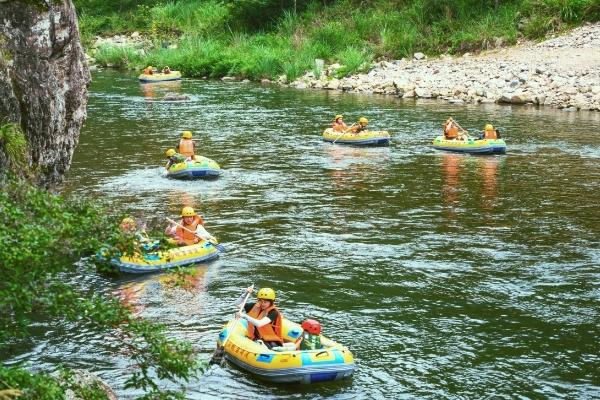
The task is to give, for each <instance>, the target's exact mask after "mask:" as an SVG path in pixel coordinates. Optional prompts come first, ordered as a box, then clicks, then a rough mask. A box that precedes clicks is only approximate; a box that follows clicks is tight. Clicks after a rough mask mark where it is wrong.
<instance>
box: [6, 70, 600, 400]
mask: <svg viewBox="0 0 600 400" xmlns="http://www.w3.org/2000/svg"><path fill="white" fill-rule="evenodd" d="M166 91H175V92H180V93H185V94H188V95H189V96H190V97H191V99H190V101H187V102H163V101H160V100H159V99H160V97H161V96H162V95H164V93H165V92H166ZM157 100H158V101H157ZM336 113H343V114H345V116H346V121H347V122H350V123H351V122H353V121H354V120H355V119H357V118H358V117H360V116H363V115H364V116H366V117H367V118H369V120H370V122H371V123H370V127H372V128H373V129H386V130H388V131H390V133H391V134H392V144H391V146H389V147H379V148H359V147H348V146H344V145H338V144H335V145H332V144H329V143H323V142H322V141H321V132H322V131H323V129H324V128H325V127H326V126H327V125H328V124H329V122H330V120H331V119H332V117H333V116H334V115H335V114H336ZM450 115H452V116H453V117H454V118H455V119H456V120H458V121H459V122H460V123H461V125H462V126H463V127H465V128H476V129H482V127H483V126H484V124H485V123H488V122H491V123H493V124H494V125H497V126H500V127H502V128H504V130H505V134H504V137H505V139H506V141H507V145H508V151H507V154H506V155H503V156H469V155H460V154H448V153H443V152H439V151H435V150H433V149H431V147H430V143H431V139H432V138H433V137H434V136H436V135H438V134H439V132H440V130H441V123H442V122H443V121H444V120H445V119H446V118H447V117H448V116H450ZM599 127H600V113H595V114H594V113H569V112H563V111H560V110H550V109H537V108H534V107H510V106H497V105H489V106H473V105H465V106H454V105H448V104H445V103H443V102H418V103H415V102H412V101H409V102H407V101H402V100H400V99H397V98H394V97H383V96H377V95H354V94H342V93H337V92H329V91H298V90H294V89H289V88H282V87H278V86H261V85H257V84H244V83H221V82H211V81H200V80H197V81H193V80H184V81H183V82H182V83H181V84H175V85H171V86H167V87H163V86H158V87H156V86H154V87H148V86H141V85H139V84H138V83H137V81H136V78H135V77H134V76H125V75H122V74H118V73H114V72H99V73H96V74H95V75H94V81H93V84H92V87H91V93H90V100H89V107H88V120H87V123H86V126H85V128H84V129H83V132H82V134H81V138H80V143H79V146H78V147H77V149H76V152H75V156H74V160H73V165H72V168H71V171H70V173H69V175H68V177H67V183H66V185H65V189H66V190H67V191H70V192H76V193H78V194H83V195H85V196H88V197H96V198H102V199H104V200H105V201H107V202H109V203H110V204H113V205H114V207H115V208H117V209H122V210H123V211H124V212H129V213H131V214H133V215H134V216H136V217H138V218H141V219H144V220H146V221H147V222H148V223H149V224H151V225H155V226H156V225H164V224H163V220H164V217H165V216H170V217H175V216H176V215H177V213H178V212H179V210H180V209H181V207H182V205H184V204H186V205H187V204H189V205H193V206H194V207H195V208H196V209H197V210H198V211H200V212H201V213H202V214H203V215H204V217H205V220H206V227H207V229H208V230H209V231H210V232H211V233H212V234H214V235H215V236H217V237H218V238H219V239H220V241H221V242H222V243H224V244H225V245H226V247H227V249H228V251H227V253H225V254H224V255H222V256H221V257H220V258H219V259H218V260H216V261H213V262H210V263H208V264H206V265H201V266H198V267H197V268H198V271H197V275H196V277H195V279H194V280H193V282H192V287H191V288H188V289H182V288H169V284H168V280H167V279H168V276H169V275H168V274H158V275H151V276H140V277H129V276H127V277H124V278H122V279H120V280H110V279H106V278H103V277H98V276H83V277H81V278H80V279H79V280H78V284H80V285H87V286H88V287H92V288H95V289H97V290H104V291H111V292H112V291H115V294H116V295H121V296H122V297H124V298H126V300H127V301H129V302H130V303H131V304H132V305H134V306H135V307H136V309H137V310H138V312H139V313H140V315H142V316H144V317H147V318H149V319H152V320H155V321H158V322H162V323H164V324H166V325H168V327H169V331H170V332H171V334H172V335H173V336H176V337H179V338H182V339H186V340H189V341H191V342H192V343H193V345H194V347H195V348H196V349H197V351H198V353H199V357H201V358H204V359H208V358H209V357H210V355H211V354H212V352H213V350H214V347H215V340H216V336H217V333H218V331H219V329H220V326H222V325H223V324H224V323H225V322H226V321H227V320H229V319H230V318H231V317H232V315H233V313H234V311H235V309H234V305H233V302H234V300H235V299H236V298H237V297H238V295H239V294H240V293H241V290H242V288H245V287H247V286H249V285H250V284H251V283H254V284H255V285H256V286H258V287H262V286H269V287H273V288H274V289H275V290H276V291H277V294H278V305H279V307H280V309H281V310H282V312H283V313H284V314H285V315H286V316H287V317H288V318H290V319H292V320H296V321H300V320H302V319H304V318H315V319H318V320H319V321H320V322H321V324H322V325H323V327H324V329H323V331H324V334H325V335H327V336H329V337H331V338H333V339H335V340H337V341H339V342H341V343H343V344H345V345H347V346H348V347H349V349H350V350H351V351H352V352H353V354H354V356H355V358H356V362H357V369H356V371H355V374H354V376H353V378H352V379H350V380H346V381H341V382H334V383H323V384H315V385H291V386H290V385H274V384H270V383H264V382H261V381H258V380H256V379H255V378H254V377H252V376H251V375H249V374H247V373H245V372H243V371H240V370H238V369H236V368H234V367H232V366H225V367H223V368H214V367H213V368H212V369H210V370H209V371H208V372H207V373H206V374H204V375H203V376H200V377H198V378H197V379H193V380H191V381H190V382H189V383H187V384H183V387H185V388H187V396H188V398H190V399H205V398H206V399H213V398H214V399H217V398H220V399H239V398H247V397H250V398H257V399H258V398H260V399H272V398H273V399H274V398H278V399H320V398H333V399H413V398H419V399H483V398H485V399H492V398H493V399H545V398H564V399H592V398H596V399H597V398H600V345H599V343H598V342H599V340H600V328H599V326H600V318H599V314H600V309H599V305H600V244H599V240H600V204H599V202H600V189H599V188H600V136H599V135H598V128H599ZM186 129H189V130H192V131H193V132H194V138H195V139H197V140H198V142H199V146H198V147H199V150H198V151H197V153H198V154H201V155H204V156H207V157H209V158H212V159H214V160H215V161H217V162H218V163H220V165H221V166H222V168H223V175H222V176H221V177H220V178H219V179H217V180H212V181H176V180H169V179H166V178H163V177H162V176H161V172H162V170H161V167H160V165H162V164H163V161H164V160H163V153H164V151H165V149H166V148H168V147H173V146H174V145H175V143H176V142H177V140H178V138H179V135H180V133H181V131H182V130H186ZM39 329H40V335H39V338H38V339H36V340H35V341H34V342H33V343H32V344H31V345H30V346H29V347H25V348H23V349H22V352H21V353H20V354H18V355H14V356H12V357H10V358H9V359H8V360H7V362H9V363H12V362H16V361H22V362H25V365H29V366H32V367H48V368H53V367H54V366H55V365H56V364H57V363H59V362H62V363H65V364H66V365H68V366H71V367H77V368H86V369H89V370H91V371H93V372H95V373H96V374H98V375H99V376H101V377H102V378H103V379H104V380H105V381H106V382H107V383H109V384H110V385H111V386H112V387H113V388H115V390H116V391H117V392H118V393H119V395H120V396H122V398H133V397H134V396H135V395H136V394H138V393H136V392H135V391H132V390H126V389H124V387H123V385H124V381H125V379H126V378H127V375H126V373H127V371H128V369H130V368H131V364H130V361H129V359H127V358H126V357H125V356H124V355H122V354H120V353H119V351H118V350H119V343H118V340H117V339H116V338H113V337H110V336H109V335H99V334H98V333H97V332H93V331H89V330H85V329H82V328H81V327H79V326H77V325H76V324H66V323H65V324H62V325H60V326H55V325H47V326H40V328H39ZM165 384H166V385H167V386H168V384H167V383H165ZM176 387H178V386H171V388H176Z"/></svg>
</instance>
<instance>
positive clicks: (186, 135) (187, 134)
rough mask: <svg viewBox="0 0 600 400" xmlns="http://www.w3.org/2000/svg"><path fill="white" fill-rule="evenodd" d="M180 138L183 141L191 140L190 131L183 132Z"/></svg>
mask: <svg viewBox="0 0 600 400" xmlns="http://www.w3.org/2000/svg"><path fill="white" fill-rule="evenodd" d="M181 137H182V138H184V139H191V138H192V131H183V133H182V134H181Z"/></svg>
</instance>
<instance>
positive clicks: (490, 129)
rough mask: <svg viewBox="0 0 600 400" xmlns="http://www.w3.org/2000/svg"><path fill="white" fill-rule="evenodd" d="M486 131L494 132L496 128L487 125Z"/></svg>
mask: <svg viewBox="0 0 600 400" xmlns="http://www.w3.org/2000/svg"><path fill="white" fill-rule="evenodd" d="M485 130H486V131H493V130H494V126H493V125H492V124H487V125H486V126H485Z"/></svg>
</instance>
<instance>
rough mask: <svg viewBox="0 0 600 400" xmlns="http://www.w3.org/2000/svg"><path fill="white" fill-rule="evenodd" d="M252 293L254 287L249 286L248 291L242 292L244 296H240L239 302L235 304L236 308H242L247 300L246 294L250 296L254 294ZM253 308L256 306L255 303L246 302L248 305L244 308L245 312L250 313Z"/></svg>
mask: <svg viewBox="0 0 600 400" xmlns="http://www.w3.org/2000/svg"><path fill="white" fill-rule="evenodd" d="M252 292H254V286H248V287H247V288H246V290H244V291H243V292H242V294H241V295H240V297H238V298H237V300H236V301H235V303H234V304H235V306H236V307H239V306H241V305H242V303H243V302H244V298H246V294H248V293H250V294H252ZM248 306H250V307H248ZM253 306H254V303H248V302H246V305H245V307H244V310H245V311H246V312H248V311H250V310H251V309H252V307H253Z"/></svg>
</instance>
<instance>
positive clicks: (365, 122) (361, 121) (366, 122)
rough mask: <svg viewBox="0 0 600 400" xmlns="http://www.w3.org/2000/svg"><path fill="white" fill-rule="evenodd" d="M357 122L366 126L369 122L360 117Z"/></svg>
mask: <svg viewBox="0 0 600 400" xmlns="http://www.w3.org/2000/svg"><path fill="white" fill-rule="evenodd" d="M358 122H359V123H361V124H365V125H366V124H368V123H369V120H368V119H366V118H365V117H360V119H359V120H358Z"/></svg>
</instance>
